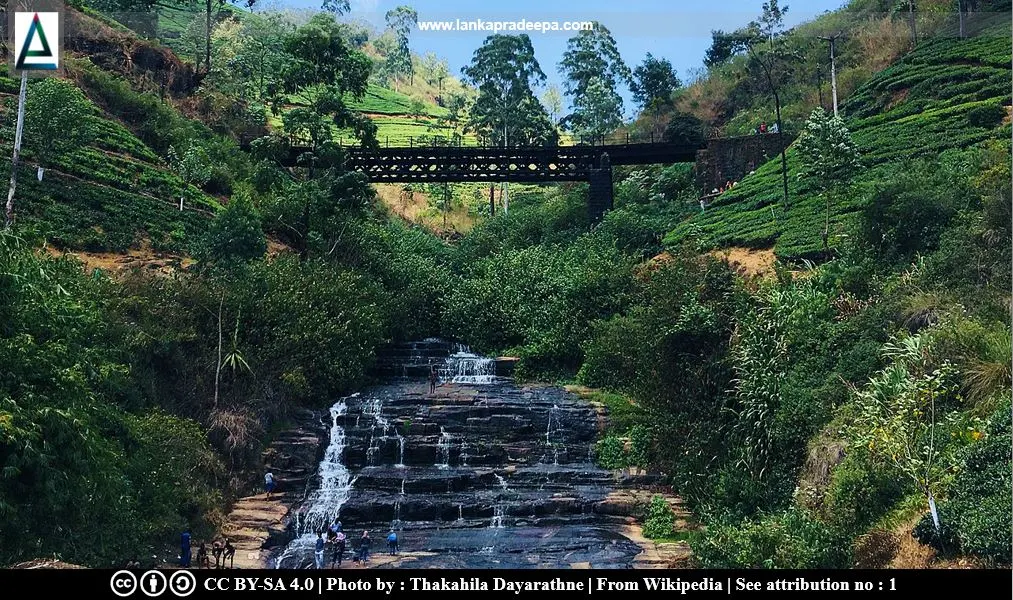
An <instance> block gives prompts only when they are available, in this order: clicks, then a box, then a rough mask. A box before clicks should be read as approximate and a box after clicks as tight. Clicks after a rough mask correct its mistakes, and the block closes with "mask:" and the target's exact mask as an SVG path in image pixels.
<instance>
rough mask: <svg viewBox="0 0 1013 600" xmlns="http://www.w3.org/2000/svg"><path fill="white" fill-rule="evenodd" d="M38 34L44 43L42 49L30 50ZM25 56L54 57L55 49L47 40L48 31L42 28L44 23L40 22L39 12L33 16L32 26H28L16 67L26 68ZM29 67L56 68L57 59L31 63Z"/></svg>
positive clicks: (40, 40)
mask: <svg viewBox="0 0 1013 600" xmlns="http://www.w3.org/2000/svg"><path fill="white" fill-rule="evenodd" d="M36 34H38V36H39V42H41V43H42V50H29V48H31V46H32V40H33V39H34V38H35V35H36ZM25 57H32V58H43V57H48V58H53V51H52V50H50V49H49V41H48V40H46V32H45V31H44V30H43V29H42V24H41V23H39V13H35V16H34V17H33V18H32V26H31V27H29V28H28V35H27V36H25V43H24V45H22V46H21V54H20V55H18V62H17V63H15V65H14V68H15V69H24V68H26V67H25ZM27 68H29V69H55V68H56V61H53V62H51V63H31V64H29V65H28V66H27Z"/></svg>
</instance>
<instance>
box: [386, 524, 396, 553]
mask: <svg viewBox="0 0 1013 600" xmlns="http://www.w3.org/2000/svg"><path fill="white" fill-rule="evenodd" d="M387 549H388V550H390V555H391V556H394V555H395V554H397V534H396V533H394V530H393V529H391V530H390V533H388V534H387Z"/></svg>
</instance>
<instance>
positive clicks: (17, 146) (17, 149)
mask: <svg viewBox="0 0 1013 600" xmlns="http://www.w3.org/2000/svg"><path fill="white" fill-rule="evenodd" d="M27 95H28V71H21V91H20V92H19V93H18V124H17V127H16V128H15V130H14V154H13V156H11V185H10V188H8V189H7V207H6V211H5V213H4V214H5V218H4V228H5V229H10V227H11V225H12V224H13V223H14V190H15V188H17V186H18V159H19V158H20V157H21V134H22V133H23V132H24V129H25V98H26V97H27Z"/></svg>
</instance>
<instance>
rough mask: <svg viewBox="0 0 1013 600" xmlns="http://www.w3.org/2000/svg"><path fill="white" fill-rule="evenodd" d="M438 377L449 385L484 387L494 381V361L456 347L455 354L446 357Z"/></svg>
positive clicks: (464, 347) (465, 347)
mask: <svg viewBox="0 0 1013 600" xmlns="http://www.w3.org/2000/svg"><path fill="white" fill-rule="evenodd" d="M440 377H441V379H443V380H449V381H450V382H451V383H459V384H471V385H485V384H489V383H494V382H495V381H496V359H494V358H486V357H484V356H479V355H477V354H474V353H472V352H471V350H470V349H469V348H468V347H467V346H462V345H458V346H457V347H456V352H454V353H453V354H451V355H450V356H448V357H447V359H446V361H444V364H443V367H442V368H441V369H440Z"/></svg>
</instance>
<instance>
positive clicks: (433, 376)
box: [429, 365, 436, 394]
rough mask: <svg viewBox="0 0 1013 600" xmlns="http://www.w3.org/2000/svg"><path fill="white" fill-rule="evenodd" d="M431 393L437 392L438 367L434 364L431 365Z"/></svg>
mask: <svg viewBox="0 0 1013 600" xmlns="http://www.w3.org/2000/svg"><path fill="white" fill-rule="evenodd" d="M429 393H430V394H435V393H436V368H435V367H434V366H433V365H429Z"/></svg>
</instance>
